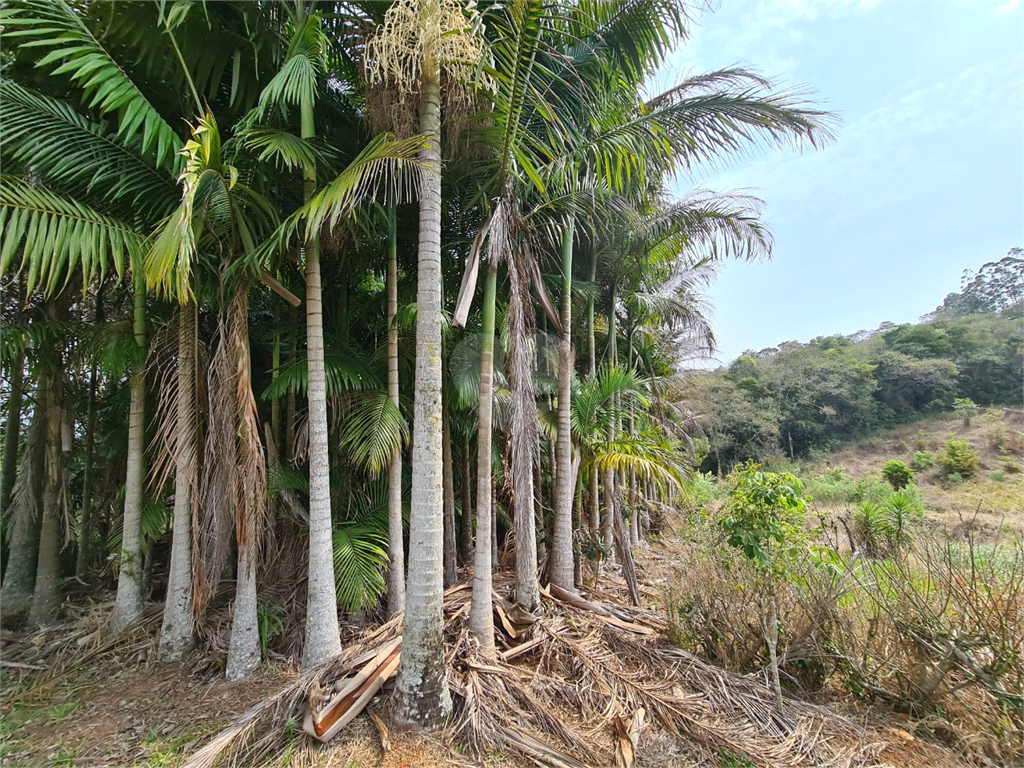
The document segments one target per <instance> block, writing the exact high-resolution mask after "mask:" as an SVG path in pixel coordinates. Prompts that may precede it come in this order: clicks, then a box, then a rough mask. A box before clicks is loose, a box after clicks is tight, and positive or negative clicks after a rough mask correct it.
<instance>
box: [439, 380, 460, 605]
mask: <svg viewBox="0 0 1024 768" xmlns="http://www.w3.org/2000/svg"><path fill="white" fill-rule="evenodd" d="M441 429H442V433H441V443H442V467H443V469H442V472H441V480H442V483H443V484H444V585H445V587H446V588H447V587H450V586H452V585H453V584H455V582H457V581H458V580H459V563H458V553H457V551H456V546H455V473H454V470H453V467H452V464H453V460H452V423H451V418H450V417H449V415H448V404H447V398H444V397H442V405H441Z"/></svg>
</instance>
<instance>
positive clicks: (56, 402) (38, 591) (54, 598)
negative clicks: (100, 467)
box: [28, 365, 64, 626]
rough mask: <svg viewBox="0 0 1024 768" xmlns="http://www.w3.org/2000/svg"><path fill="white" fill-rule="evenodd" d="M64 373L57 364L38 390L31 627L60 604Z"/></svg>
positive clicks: (42, 622)
mask: <svg viewBox="0 0 1024 768" xmlns="http://www.w3.org/2000/svg"><path fill="white" fill-rule="evenodd" d="M62 376H63V373H62V371H61V368H60V366H59V365H58V366H57V367H56V369H55V370H54V371H52V372H47V373H45V374H43V377H41V378H45V380H46V382H45V384H44V383H43V382H42V381H40V389H45V390H46V392H47V396H46V448H45V456H46V458H45V461H44V465H43V467H44V468H43V516H42V523H41V525H40V529H39V559H38V561H37V564H36V581H35V589H34V591H33V593H32V608H31V610H30V611H29V615H28V620H29V624H30V625H32V626H43V625H46V624H48V623H49V622H51V621H52V620H53V619H54V618H55V616H56V613H57V609H58V607H59V605H60V559H59V556H60V535H61V534H60V517H61V514H60V513H61V510H60V506H61V502H62V501H63V494H62V490H63V488H62V485H63V479H64V478H63V467H62V464H63V459H64V451H63V450H62V448H63V446H62V442H63V439H62V434H61V433H62V431H63V425H64V410H63V405H64V403H63V400H64V398H63V381H62V380H61V379H62Z"/></svg>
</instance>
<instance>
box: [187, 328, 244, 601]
mask: <svg viewBox="0 0 1024 768" xmlns="http://www.w3.org/2000/svg"><path fill="white" fill-rule="evenodd" d="M233 368H234V366H233V365H232V362H231V350H230V331H229V328H228V318H227V316H226V315H225V314H224V313H220V314H219V316H218V318H217V335H216V336H215V338H214V352H213V357H212V359H211V360H210V366H209V373H208V378H207V391H208V393H209V401H208V402H209V409H208V411H207V412H208V413H209V422H208V424H207V429H206V445H205V446H204V461H203V469H202V488H201V493H202V495H201V497H200V498H201V503H200V508H201V509H202V514H201V516H200V520H199V525H198V526H196V528H195V530H194V533H195V541H194V544H193V550H192V551H193V552H194V557H195V559H196V566H195V568H194V569H193V570H194V573H195V578H194V580H193V583H192V603H193V608H194V610H195V615H196V617H197V618H198V619H201V618H202V617H203V615H204V613H205V612H206V606H207V605H208V603H209V600H210V597H211V596H212V595H213V593H214V592H216V591H217V585H218V583H219V582H220V575H221V572H222V570H223V565H224V561H225V559H226V558H227V556H228V550H229V549H230V546H231V529H232V527H233V524H234V519H235V515H236V513H237V510H236V504H237V498H236V494H235V492H234V476H235V473H236V468H237V467H238V465H239V456H238V450H237V446H236V443H235V433H236V431H237V426H236V422H237V413H236V410H235V407H234V406H235V403H234V400H235V398H234V392H233V390H234V378H235V375H234V370H233Z"/></svg>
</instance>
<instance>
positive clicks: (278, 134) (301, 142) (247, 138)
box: [236, 126, 324, 170]
mask: <svg viewBox="0 0 1024 768" xmlns="http://www.w3.org/2000/svg"><path fill="white" fill-rule="evenodd" d="M236 136H237V138H238V139H239V140H240V141H241V142H242V144H243V146H245V148H246V149H250V150H255V151H258V152H259V153H260V154H259V160H260V161H261V162H268V161H273V163H274V165H275V166H277V167H278V168H285V169H288V170H295V169H296V168H304V167H306V166H315V165H316V164H317V162H318V161H319V162H321V163H322V162H324V157H323V154H322V152H321V151H320V150H319V149H318V148H317V147H316V146H314V145H313V143H312V142H310V141H307V140H306V139H302V138H299V137H298V136H296V135H295V134H294V133H290V132H288V131H286V130H283V129H281V128H268V127H266V126H252V127H249V128H244V129H242V130H240V131H239V132H238V133H237V134H236Z"/></svg>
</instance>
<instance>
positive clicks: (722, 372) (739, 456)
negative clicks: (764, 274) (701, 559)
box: [687, 248, 1024, 473]
mask: <svg viewBox="0 0 1024 768" xmlns="http://www.w3.org/2000/svg"><path fill="white" fill-rule="evenodd" d="M1022 257H1024V251H1022V249H1020V248H1014V249H1012V250H1011V251H1010V252H1009V253H1008V254H1007V255H1006V256H1005V257H1004V258H1002V259H1000V260H999V261H994V262H990V263H988V264H985V265H984V266H983V267H982V268H981V269H980V270H978V271H977V272H970V271H967V272H965V273H964V277H963V280H962V283H961V290H960V291H959V292H958V293H951V294H949V295H948V296H947V297H946V298H945V300H944V301H943V303H942V305H941V306H939V307H938V308H936V310H935V311H934V312H932V313H930V314H929V315H927V316H925V317H924V318H922V321H921V322H919V323H917V324H911V323H904V324H902V325H896V324H894V323H882V324H881V325H880V326H879V327H878V328H877V329H875V330H873V331H861V332H858V333H855V334H852V335H850V336H820V337H818V338H815V339H812V340H811V341H810V342H808V343H807V344H800V343H798V342H793V341H790V342H784V343H782V344H780V345H779V346H778V347H772V348H769V349H762V350H760V351H759V352H754V351H750V350H748V351H747V352H745V353H744V354H743V355H740V357H738V358H737V359H736V360H734V361H733V362H732V363H731V364H730V365H729V366H728V367H722V368H719V369H718V370H716V371H714V372H710V373H698V374H694V375H692V376H690V377H689V379H688V380H687V388H688V389H689V393H690V396H691V397H690V402H691V403H692V407H693V410H692V413H691V415H690V418H691V419H692V421H693V422H694V423H695V424H696V425H698V426H699V427H700V430H699V431H700V432H701V433H702V434H703V437H702V438H700V439H699V440H697V441H696V445H695V447H696V449H697V452H698V457H699V458H700V459H701V469H702V470H703V471H706V472H718V473H720V472H727V471H728V470H729V469H730V468H731V467H733V466H734V465H735V464H737V463H739V462H742V461H745V460H747V459H764V458H767V457H770V456H775V455H780V454H783V455H787V456H790V457H793V458H795V457H798V456H807V455H813V454H814V453H815V452H821V451H826V450H830V449H831V448H833V447H835V446H837V445H839V444H841V443H844V442H848V441H850V440H853V439H857V438H860V437H863V436H865V435H867V434H870V433H871V432H873V431H875V430H877V429H880V428H884V427H887V426H892V425H895V424H900V423H905V422H908V421H912V420H914V419H916V418H920V417H922V416H927V415H934V414H935V413H938V412H942V411H951V410H958V411H963V412H966V413H969V412H970V411H971V410H972V409H975V408H977V407H978V406H990V405H1016V406H1020V405H1021V401H1022V398H1024V390H1022V387H1024V354H1022V353H1024V334H1022V319H1024V258H1022Z"/></svg>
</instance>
